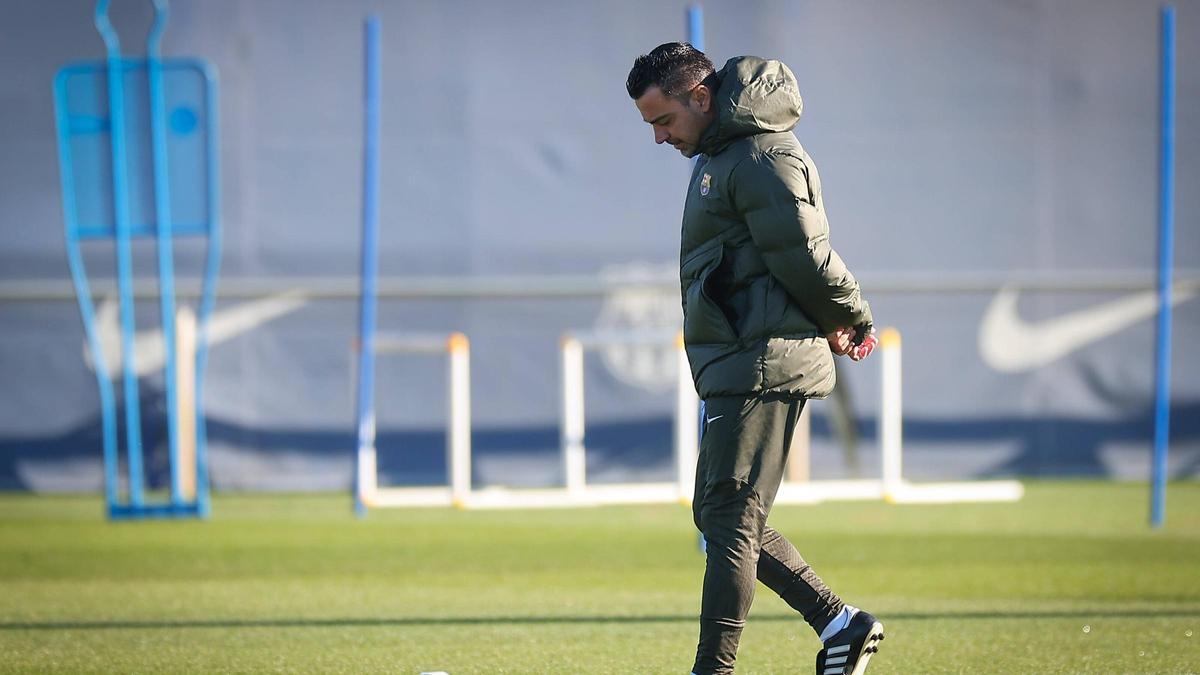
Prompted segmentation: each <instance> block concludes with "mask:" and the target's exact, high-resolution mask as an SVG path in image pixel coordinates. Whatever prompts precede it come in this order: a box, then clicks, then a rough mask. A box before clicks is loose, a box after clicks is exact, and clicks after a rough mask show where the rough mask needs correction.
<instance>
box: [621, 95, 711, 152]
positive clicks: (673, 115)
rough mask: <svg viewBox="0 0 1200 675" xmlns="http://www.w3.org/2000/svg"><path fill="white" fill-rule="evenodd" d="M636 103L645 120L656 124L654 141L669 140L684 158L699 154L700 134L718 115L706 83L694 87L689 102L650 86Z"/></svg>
mask: <svg viewBox="0 0 1200 675" xmlns="http://www.w3.org/2000/svg"><path fill="white" fill-rule="evenodd" d="M634 105H636V106H637V108H638V110H639V111H640V112H641V113H642V119H643V120H645V121H646V123H647V124H649V125H650V126H651V127H654V142H655V143H669V144H671V146H672V147H674V148H675V149H676V150H678V151H679V152H680V153H682V154H683V156H684V157H694V156H695V155H696V153H697V151H698V150H697V149H698V147H699V145H700V135H701V134H703V133H704V130H705V129H707V128H708V125H709V123H711V122H712V119H713V117H714V114H713V110H712V94H711V92H710V91H709V89H708V87H706V86H704V85H699V86H697V87H696V88H695V89H692V91H691V92H689V93H688V95H687V99H686V102H684V101H681V100H679V99H678V98H675V97H673V96H666V95H665V94H663V92H662V89H659V88H658V87H650V88H649V89H647V90H646V93H644V94H642V96H641V98H638V99H637V100H636V101H634Z"/></svg>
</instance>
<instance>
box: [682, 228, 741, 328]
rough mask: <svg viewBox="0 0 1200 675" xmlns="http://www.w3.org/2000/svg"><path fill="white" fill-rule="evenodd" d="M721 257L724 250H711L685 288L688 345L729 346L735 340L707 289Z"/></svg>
mask: <svg viewBox="0 0 1200 675" xmlns="http://www.w3.org/2000/svg"><path fill="white" fill-rule="evenodd" d="M724 257H725V247H724V246H716V247H714V248H713V251H712V253H710V254H709V255H708V256H706V258H707V260H705V261H704V263H703V267H701V268H700V271H699V273H698V274H697V275H696V277H695V278H694V279H693V280H692V281H691V283H690V284H688V286H687V289H686V291H685V294H684V314H683V337H684V341H685V342H686V343H687V344H693V345H696V344H729V343H734V342H737V340H738V336H737V331H735V330H734V328H733V326H732V325H730V323H729V319H728V318H727V317H726V316H725V312H723V311H721V307H720V306H719V305H717V303H716V301H714V300H713V299H712V296H711V295H710V294H709V292H708V289H707V285H708V282H709V279H710V278H711V277H712V275H713V273H714V272H715V271H716V270H717V268H718V267H720V265H721V261H722V260H723V259H724Z"/></svg>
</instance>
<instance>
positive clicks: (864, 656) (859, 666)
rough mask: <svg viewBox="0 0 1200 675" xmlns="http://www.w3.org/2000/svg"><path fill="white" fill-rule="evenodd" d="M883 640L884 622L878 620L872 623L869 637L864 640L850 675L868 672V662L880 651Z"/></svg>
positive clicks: (861, 674) (860, 674)
mask: <svg viewBox="0 0 1200 675" xmlns="http://www.w3.org/2000/svg"><path fill="white" fill-rule="evenodd" d="M881 641H883V624H882V623H880V622H878V621H876V622H875V623H873V624H871V631H870V632H869V633H867V639H866V640H864V641H863V646H862V651H860V652H859V653H858V661H856V662H855V663H854V670H852V671H850V675H863V673H865V672H867V662H868V661H870V660H871V657H872V656H874V655H875V653H876V652H878V651H879V643H880V642H881Z"/></svg>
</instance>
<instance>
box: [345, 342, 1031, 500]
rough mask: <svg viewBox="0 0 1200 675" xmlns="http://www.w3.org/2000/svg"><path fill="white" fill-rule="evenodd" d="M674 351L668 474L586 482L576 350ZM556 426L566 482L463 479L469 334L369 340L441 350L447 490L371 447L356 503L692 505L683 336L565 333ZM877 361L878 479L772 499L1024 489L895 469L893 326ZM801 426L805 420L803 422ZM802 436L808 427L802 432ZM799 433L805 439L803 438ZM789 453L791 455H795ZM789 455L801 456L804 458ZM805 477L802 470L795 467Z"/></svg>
mask: <svg viewBox="0 0 1200 675" xmlns="http://www.w3.org/2000/svg"><path fill="white" fill-rule="evenodd" d="M672 345H673V348H674V350H675V352H676V353H677V355H678V358H677V359H676V362H677V364H678V368H677V376H676V382H677V384H676V395H675V410H674V433H673V441H672V442H673V445H674V457H675V466H676V473H675V477H674V480H672V481H670V482H657V483H649V482H648V483H622V484H603V485H592V484H589V483H588V481H587V444H586V418H587V416H586V406H585V399H584V354H585V352H586V351H588V350H595V349H602V348H606V347H613V346H645V347H663V346H667V347H670V346H672ZM559 347H560V349H559V375H560V380H559V382H560V396H561V398H560V403H561V405H560V409H559V430H560V442H561V453H560V458H561V462H562V467H563V475H564V485H563V486H562V487H553V488H540V489H524V488H504V487H487V488H482V489H475V488H473V486H472V485H471V468H470V467H471V441H470V396H471V395H470V374H469V347H468V342H467V338H466V337H465V336H463V335H462V334H459V333H455V334H453V335H452V336H450V337H449V338H436V339H433V338H419V337H398V336H394V337H390V338H387V337H385V338H382V339H380V340H379V341H378V342H377V345H376V351H377V353H380V352H392V353H448V354H449V363H450V367H449V370H448V375H449V385H450V392H449V399H450V414H449V418H448V421H447V466H448V467H449V482H450V484H449V485H448V486H446V487H433V488H414V487H407V488H399V487H393V488H382V487H379V486H378V485H377V484H376V472H375V467H376V464H375V449H374V446H373V445H372V446H371V447H370V448H369V456H367V457H363V458H361V459H362V460H364V461H360V467H361V470H362V471H363V473H362V474H361V475H360V477H359V485H360V486H362V490H363V494H362V495H361V498H362V501H363V503H364V504H367V505H368V506H372V507H385V506H451V505H453V506H457V507H460V508H481V509H482V508H489V509H500V508H557V507H573V506H598V505H604V504H634V503H669V502H682V503H685V504H687V503H690V502H691V499H692V489H693V485H694V480H695V471H696V455H697V452H698V449H699V427H700V425H699V400H698V398H697V397H696V391H695V388H694V386H693V384H692V378H691V371H690V369H689V367H688V361H687V355H686V353H685V351H684V348H683V339H682V336H681V335H679V334H671V333H664V332H660V331H643V332H636V331H628V332H616V331H608V332H605V331H589V332H573V333H568V334H566V335H564V336H563V338H562V340H561V341H560V343H559ZM879 352H880V353H879V355H878V357H877V360H878V361H879V362H880V368H881V378H880V379H881V386H880V390H881V394H880V396H881V399H880V414H879V434H878V438H879V443H880V457H881V467H880V469H881V470H880V474H879V478H875V479H866V480H803V481H785V482H784V483H783V484H782V485H781V486H780V489H779V493H778V495H777V497H776V503H779V504H811V503H817V502H822V501H832V500H874V499H882V500H885V501H888V502H891V503H897V504H913V503H957V502H981V501H1015V500H1018V499H1020V498H1021V497H1022V496H1023V494H1024V487H1023V486H1022V485H1021V483H1020V482H1018V481H959V482H945V483H912V482H910V481H908V480H906V479H905V478H904V476H903V461H902V459H903V428H902V427H903V424H902V419H903V415H902V405H903V398H902V380H901V377H902V373H901V343H900V333H899V331H897V330H895V329H893V328H889V329H886V330H884V331H883V332H882V333H881V335H880V343H879ZM803 428H804V429H807V427H803ZM801 433H807V431H803V432H801ZM805 440H807V439H805ZM794 459H796V458H794ZM797 461H807V457H804V458H799V459H797ZM800 473H801V474H802V475H805V476H807V475H808V473H809V472H808V471H807V470H804V471H801V472H800Z"/></svg>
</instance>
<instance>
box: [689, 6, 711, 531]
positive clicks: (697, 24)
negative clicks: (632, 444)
mask: <svg viewBox="0 0 1200 675" xmlns="http://www.w3.org/2000/svg"><path fill="white" fill-rule="evenodd" d="M687 41H688V43H689V44H690V45H692V46H693V47H695V48H696V49H697V50H699V51H704V8H703V7H701V6H700V4H699V3H696V4H692V5H688V8H687ZM696 161H697V160H692V166H693V167H694V166H695V165H696ZM704 408H705V406H704V399H701V400H700V417H699V419H697V420H696V423H697V424H699V425H700V434H699V435H698V436H697V438H700V439H703V438H704V426H705V424H704V415H705V411H704ZM707 550H708V542H706V541H705V540H704V534H703V533H701V534H700V552H701V553H704V552H705V551H707Z"/></svg>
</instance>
